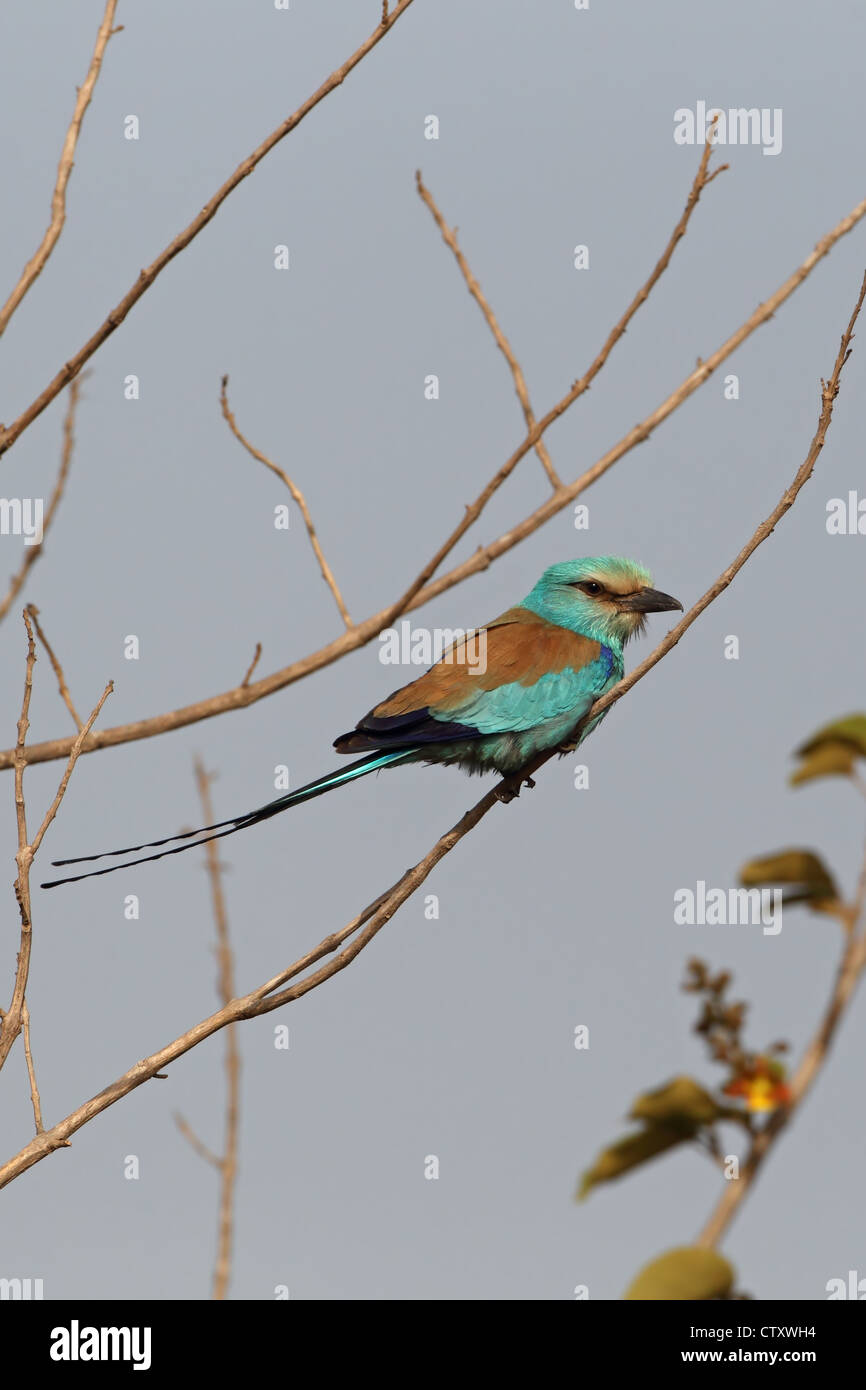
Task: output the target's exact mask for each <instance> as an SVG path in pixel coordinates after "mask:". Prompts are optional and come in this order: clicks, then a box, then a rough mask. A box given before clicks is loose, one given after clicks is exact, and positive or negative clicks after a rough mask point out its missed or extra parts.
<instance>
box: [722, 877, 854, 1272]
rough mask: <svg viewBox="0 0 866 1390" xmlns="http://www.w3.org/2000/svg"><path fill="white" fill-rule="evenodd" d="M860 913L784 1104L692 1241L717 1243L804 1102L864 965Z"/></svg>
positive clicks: (730, 1180) (766, 1126) (768, 1124)
mask: <svg viewBox="0 0 866 1390" xmlns="http://www.w3.org/2000/svg"><path fill="white" fill-rule="evenodd" d="M863 879H864V880H866V861H864V873H863ZM862 916H863V901H862V899H860V900H859V901H855V903H853V904H851V922H852V927H851V932H850V934H849V936H848V938H847V942H846V945H845V949H844V951H843V953H842V958H841V960H840V962H839V968H838V970H837V972H836V979H835V982H834V985H833V989H832V992H831V994H830V999H829V1002H828V1004H827V1006H826V1008H825V1010H824V1013H823V1016H822V1018H821V1021H820V1023H819V1024H818V1027H817V1029H816V1031H815V1033H814V1036H813V1037H812V1040H811V1041H810V1043H809V1045H808V1047H807V1048H806V1050H805V1052H804V1053H803V1057H802V1059H801V1061H800V1065H799V1066H798V1067H797V1069H796V1071H795V1072H794V1075H793V1077H792V1078H791V1081H790V1083H789V1089H790V1099H789V1101H788V1103H787V1104H786V1105H784V1106H781V1107H780V1108H779V1109H778V1110H777V1111H775V1112H774V1114H773V1115H771V1116H770V1118H769V1120H768V1121H767V1123H766V1124H765V1125H764V1126H763V1128H762V1129H760V1130H759V1131H758V1132H757V1134H756V1135H755V1136H754V1138H753V1139H752V1142H751V1145H750V1147H749V1151H748V1153H747V1155H746V1157H745V1159H744V1160H743V1163H742V1164H741V1166H740V1172H739V1177H737V1178H735V1179H733V1178H732V1179H729V1180H728V1181H727V1182H726V1183H725V1187H724V1189H723V1191H722V1195H721V1197H720V1198H719V1200H718V1202H717V1203H716V1206H715V1208H714V1209H713V1212H712V1213H711V1215H710V1217H709V1219H708V1221H707V1223H706V1225H705V1226H704V1228H703V1230H702V1231H701V1233H700V1235H699V1236H698V1238H697V1240H696V1241H695V1244H696V1245H701V1246H707V1247H711V1246H715V1245H717V1244H718V1242H719V1241H720V1240H721V1239H722V1236H723V1235H724V1234H725V1232H726V1231H727V1229H728V1227H729V1225H730V1224H731V1222H732V1221H733V1219H734V1217H735V1215H736V1214H737V1212H738V1211H739V1209H740V1207H741V1206H742V1204H743V1202H744V1201H745V1199H746V1197H747V1196H748V1195H749V1193H750V1191H751V1190H752V1187H753V1185H754V1182H755V1178H756V1177H757V1175H758V1172H759V1171H760V1168H761V1166H762V1164H763V1162H764V1160H765V1159H766V1158H767V1157H768V1155H769V1154H770V1152H771V1150H772V1148H773V1146H774V1145H775V1144H776V1142H777V1141H778V1139H779V1137H780V1135H781V1134H782V1132H783V1130H784V1129H785V1128H786V1127H787V1125H788V1123H789V1122H790V1120H791V1119H792V1118H793V1116H794V1114H795V1113H796V1111H797V1110H798V1109H799V1107H800V1106H801V1105H802V1103H803V1101H804V1099H805V1097H806V1095H807V1093H808V1091H809V1089H810V1087H811V1086H812V1084H813V1082H814V1081H815V1079H816V1077H817V1075H818V1073H819V1072H820V1070H821V1068H822V1067H823V1065H824V1063H825V1062H826V1061H827V1058H828V1056H829V1053H830V1047H831V1045H832V1043H833V1040H834V1038H835V1036H836V1032H837V1029H838V1027H839V1024H840V1023H841V1021H842V1019H843V1017H844V1015H845V1011H846V1009H847V1007H848V1005H849V1004H850V1002H851V1000H852V998H853V995H854V991H855V990H856V988H857V985H858V984H859V982H860V980H861V978H862V976H863V973H864V969H866V925H864V929H863V930H861V931H859V932H857V931H856V930H855V928H856V926H857V923H858V921H860V919H861V918H862Z"/></svg>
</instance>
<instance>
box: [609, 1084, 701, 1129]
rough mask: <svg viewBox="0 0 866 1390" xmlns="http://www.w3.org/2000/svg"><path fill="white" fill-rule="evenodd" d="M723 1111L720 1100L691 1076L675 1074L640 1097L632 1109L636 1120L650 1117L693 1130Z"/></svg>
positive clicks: (633, 1117) (630, 1113)
mask: <svg viewBox="0 0 866 1390" xmlns="http://www.w3.org/2000/svg"><path fill="white" fill-rule="evenodd" d="M720 1113H721V1107H720V1106H719V1104H718V1102H717V1101H715V1100H714V1099H713V1097H712V1096H711V1095H710V1093H709V1092H708V1091H705V1090H704V1088H703V1086H700V1085H698V1083H697V1081H693V1080H692V1078H691V1077H690V1076H675V1077H674V1079H673V1081H668V1082H667V1084H666V1085H664V1086H659V1088H658V1090H656V1091H647V1092H646V1093H645V1094H644V1095H642V1096H638V1098H637V1100H636V1101H635V1103H634V1105H633V1106H632V1108H631V1110H630V1111H629V1115H630V1117H631V1119H633V1120H651V1121H654V1122H656V1123H658V1124H666V1125H673V1126H674V1127H676V1126H678V1125H685V1126H687V1127H689V1128H691V1129H695V1128H696V1127H697V1126H699V1125H708V1124H712V1122H713V1121H714V1120H717V1119H718V1118H719V1115H720Z"/></svg>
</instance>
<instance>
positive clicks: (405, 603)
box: [383, 117, 727, 627]
mask: <svg viewBox="0 0 866 1390" xmlns="http://www.w3.org/2000/svg"><path fill="white" fill-rule="evenodd" d="M717 119H718V117H714V118H713V122H712V124H711V126H710V129H709V131H708V132H707V138H706V141H705V142H704V149H703V153H702V154H701V161H700V164H699V165H698V172H697V174H696V175H695V178H694V182H693V183H692V186H691V189H690V190H689V196H688V198H687V199H686V205H685V207H684V209H683V212H682V216H681V217H680V220H679V222H678V223H677V225H676V226H675V227H674V230H673V232H672V233H671V236H670V239H669V241H668V244H667V246H666V247H665V249H664V251H663V252H662V254H661V256H660V257H659V259H658V261H657V262H656V264H655V266H654V267H653V270H652V272H651V274H650V277H649V279H648V280H647V281H646V282H645V283H644V284H643V285H641V287H640V289H639V290H638V292H637V294H636V295H635V297H634V299H633V300H632V301H631V303H630V304H629V306H628V308H627V309H626V311H625V313H624V314H623V315H622V317H621V318H620V319H619V320H618V321H617V322H616V323H615V324H614V326H613V328H612V329H611V331H610V333H609V334H608V336H607V338H606V340H605V342H604V344H603V346H602V348H601V351H600V352H599V353H598V355H597V356H596V358H595V360H594V361H593V362H592V364H591V365H590V367H589V368H588V370H587V371H586V372H585V373H584V375H583V376H582V377H579V378H578V380H577V381H575V382H574V384H573V385H572V387H571V389H570V390H569V391H568V392H566V394H565V395H564V396H563V397H562V399H561V400H560V401H558V402H557V404H556V405H555V406H554V407H553V409H552V410H549V411H548V412H547V414H546V415H545V416H544V418H543V419H542V420H540V421H538V422H537V423H533V424H530V425H529V431H528V433H527V435H526V438H525V439H524V441H523V443H522V444H521V445H520V446H519V448H517V449H516V450H515V451H514V453H513V454H512V455H511V457H510V458H509V459H508V460H507V461H506V462H505V463H504V464H503V465H502V467H501V468H500V469H499V470H498V472H497V473H495V474H494V476H493V477H492V478H491V480H490V482H489V483H488V484H487V486H486V487H485V488H483V489H482V491H481V492H480V493H479V494H478V496H477V497H476V499H475V501H474V502H472V503H470V504H469V506H467V507H466V508H465V510H464V513H463V516H462V517H461V519H460V521H459V523H458V524H457V526H455V528H454V530H453V531H452V532H451V535H450V536H449V537H448V538H447V540H445V541H444V542H443V544H442V545H441V546H440V547H439V549H438V550H437V551H436V554H435V555H434V556H433V558H432V559H431V560H429V561H428V563H427V564H426V565H425V566H424V568H423V569H422V570H421V573H420V574H419V575H417V577H416V578H415V579H414V580H413V581H412V583H411V584H410V585H409V588H408V589H407V590H406V591H405V593H404V594H403V596H402V598H400V599H398V600H397V602H396V603H395V604H394V606H393V608H392V609H390V610H389V611H388V613H387V615H386V618H385V622H384V623H383V627H390V626H391V624H392V623H393V622H394V621H395V620H396V619H397V618H398V617H399V616H400V614H401V613H404V612H405V611H406V610H407V608H408V607H409V605H410V604H411V603H412V601H413V599H415V598H416V597H417V596H418V595H419V594H420V593H421V591H422V590H423V589H424V588H425V586H426V585H427V584H428V583H429V581H430V580H431V579H432V578H433V575H434V574H435V573H436V571H437V570H438V568H439V566H440V565H441V564H442V563H443V561H444V560H445V559H446V558H447V556H448V555H450V554H451V551H452V550H453V549H454V547H455V546H456V545H457V543H458V542H459V541H460V540H462V538H463V537H464V536H465V534H466V532H467V531H468V530H469V528H470V527H471V526H472V525H473V524H474V523H475V522H476V521H477V520H478V517H479V516H480V515H481V513H482V512H483V510H484V508H485V507H486V506H487V503H488V502H489V501H490V499H491V497H492V496H493V494H494V493H495V492H497V491H498V490H499V488H500V487H501V486H502V484H503V483H504V482H505V480H506V478H508V477H510V476H511V474H512V473H513V471H514V469H515V468H516V467H517V465H518V463H519V462H520V460H521V459H522V458H524V457H525V455H526V454H527V453H528V452H529V450H530V449H531V448H535V447H536V446H537V445H538V443H539V441H540V440H541V437H542V435H543V434H544V431H545V430H546V429H547V428H548V426H549V425H552V424H553V422H554V420H557V419H559V417H560V415H563V414H564V413H565V412H566V411H567V410H568V409H569V408H570V407H571V406H572V405H574V403H575V401H577V400H579V399H580V397H581V396H582V395H583V394H584V392H585V391H588V390H589V388H590V386H591V385H592V383H593V381H594V380H595V378H596V377H597V376H598V374H599V372H600V371H601V369H602V367H603V366H604V364H605V362H606V361H607V359H608V357H609V356H610V354H611V352H612V351H613V349H614V347H615V346H616V344H617V343H618V342H619V339H620V338H621V337H622V336H623V334H624V333H625V331H626V328H627V327H628V325H629V323H630V322H631V320H632V319H633V318H634V316H635V314H636V313H637V311H638V309H639V308H640V306H641V305H642V304H643V303H644V301H645V300H647V299H648V298H649V296H650V293H651V292H652V290H653V288H654V287H655V285H656V283H657V282H658V280H659V279H660V278H661V276H662V275H663V274H664V272H665V271H666V270H667V268H668V266H669V264H670V261H671V257H672V256H673V254H674V251H675V250H676V248H677V246H678V244H679V242H680V241H681V240H682V238H683V237H684V236H685V234H686V228H687V227H688V225H689V220H690V218H691V215H692V213H693V212H694V210H695V208H696V207H697V205H698V201H699V199H700V196H701V193H702V192H703V190H704V188H705V187H706V185H707V167H708V165H709V161H710V154H711V153H712V147H711V145H710V137H711V135H712V134H713V131H714V130H715V126H716V121H717ZM726 168H727V165H724V164H723V165H721V167H720V168H719V169H717V170H716V173H721V172H722V170H723V169H726ZM443 235H444V233H443ZM689 394H691V393H689ZM683 399H685V398H683ZM672 408H675V407H672ZM668 413H670V412H668ZM662 418H665V417H662ZM527 423H528V422H527ZM650 428H655V426H654V425H653V426H651V427H650ZM648 434H649V430H648V431H647V433H646V434H644V435H643V436H642V437H643V438H648ZM626 437H627V438H628V436H626ZM639 442H640V438H638V437H636V438H635V439H634V440H633V443H639ZM631 447H632V444H629V445H628V446H627V448H631ZM627 448H623V450H622V453H626V452H627ZM622 453H620V454H617V458H621V457H622ZM615 462H616V459H612V460H611V462H610V463H609V464H608V465H607V467H611V466H612V464H613V463H615ZM596 467H598V465H596ZM604 471H606V470H605V469H601V472H604ZM596 476H600V473H598V474H596ZM587 478H588V475H587V474H584V478H583V479H579V480H578V483H577V484H572V485H571V486H570V487H564V486H563V485H562V484H559V486H558V487H557V488H556V490H555V491H554V492H553V494H552V495H551V497H550V498H549V499H548V504H549V503H552V504H553V508H552V510H551V511H549V512H548V515H549V516H553V515H554V513H556V512H558V511H560V510H561V508H562V507H563V506H565V505H567V503H568V502H570V501H572V500H573V498H574V497H576V496H577V495H578V493H579V492H582V491H583V488H584V487H585V486H586V485H587V483H586V482H585V481H584V480H585V479H587ZM590 481H594V479H590ZM561 499H564V500H561ZM540 510H541V509H539V511H540ZM539 511H536V512H534V513H533V516H534V517H535V516H538V515H539ZM538 525H541V522H537V523H536V524H535V525H534V526H533V527H532V529H533V530H535V529H537V526H538ZM509 548H510V547H509Z"/></svg>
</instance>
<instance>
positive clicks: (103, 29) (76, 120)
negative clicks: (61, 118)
mask: <svg viewBox="0 0 866 1390" xmlns="http://www.w3.org/2000/svg"><path fill="white" fill-rule="evenodd" d="M116 9H117V0H107V4H106V6H105V13H104V15H103V16H102V23H101V24H100V26H99V29H98V31H97V35H96V44H95V45H94V49H93V57H92V58H91V60H90V67H89V68H88V70H87V76H86V77H85V79H84V81H83V83H82V84H81V86H80V87H79V88H78V97H77V99H76V102H75V110H74V111H73V113H72V120H71V121H70V123H69V129H68V130H67V132H66V139H65V140H64V141H63V149H62V150H61V152H60V163H59V164H58V166H57V179H56V181H55V184H54V192H53V194H52V195H51V221H50V222H49V224H48V229H47V231H46V233H45V235H44V237H43V238H42V240H41V242H40V243H39V246H38V247H37V249H36V251H35V252H34V253H33V255H32V256H31V258H30V260H29V261H28V262H27V264H26V266H25V267H24V269H23V270H22V272H21V275H20V277H19V279H18V283H17V285H16V286H15V288H14V290H13V291H12V293H11V294H10V296H9V298H8V299H7V301H6V303H5V304H4V305H3V308H2V309H0V337H2V336H3V334H4V332H5V331H6V327H7V324H8V323H9V320H10V319H11V317H12V315H13V314H14V313H15V310H16V309H17V308H18V305H19V304H20V303H21V301H22V299H23V298H24V296H25V294H26V293H27V291H28V290H29V289H30V287H31V285H32V284H33V283H34V282H35V281H36V280H37V279H38V278H39V276H40V275H41V274H42V271H43V270H44V269H45V266H46V265H47V263H48V258H49V256H50V255H51V252H52V251H53V250H54V247H55V246H56V245H57V242H58V240H59V238H60V233H61V232H62V231H63V224H64V222H65V221H66V186H67V184H68V183H69V178H70V175H71V174H72V168H73V164H74V160H75V147H76V145H77V144H78V135H79V132H80V130H81V123H82V121H83V120H84V114H85V112H86V110H87V108H88V106H89V105H90V98H91V97H92V96H93V89H94V87H95V86H96V80H97V78H98V77H99V70H100V68H101V67H102V58H103V55H104V53H105V49H106V47H107V44H108V40H109V39H110V38H111V36H112V34H114V33H116V32H117V30H116V29H113V28H112V25H113V24H114V12H115V10H116ZM121 27H122V26H121ZM0 616H2V615H0Z"/></svg>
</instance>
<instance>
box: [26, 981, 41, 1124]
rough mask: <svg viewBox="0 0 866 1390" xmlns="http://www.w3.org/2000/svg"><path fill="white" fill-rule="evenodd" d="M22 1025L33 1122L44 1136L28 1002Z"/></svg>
mask: <svg viewBox="0 0 866 1390" xmlns="http://www.w3.org/2000/svg"><path fill="white" fill-rule="evenodd" d="M21 1023H22V1027H23V1030H24V1057H25V1060H26V1062H27V1075H28V1077H29V1078H30V1100H31V1102H32V1105H33V1120H34V1123H35V1125H36V1133H37V1134H43V1133H44V1131H45V1126H44V1125H43V1123H42V1100H41V1098H40V1095H39V1087H38V1086H37V1084H36V1069H35V1067H34V1066H33V1052H32V1049H31V1047H30V1010H29V1009H28V1007H27V1000H26V999H25V1000H24V1003H23V1004H22V1005H21Z"/></svg>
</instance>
